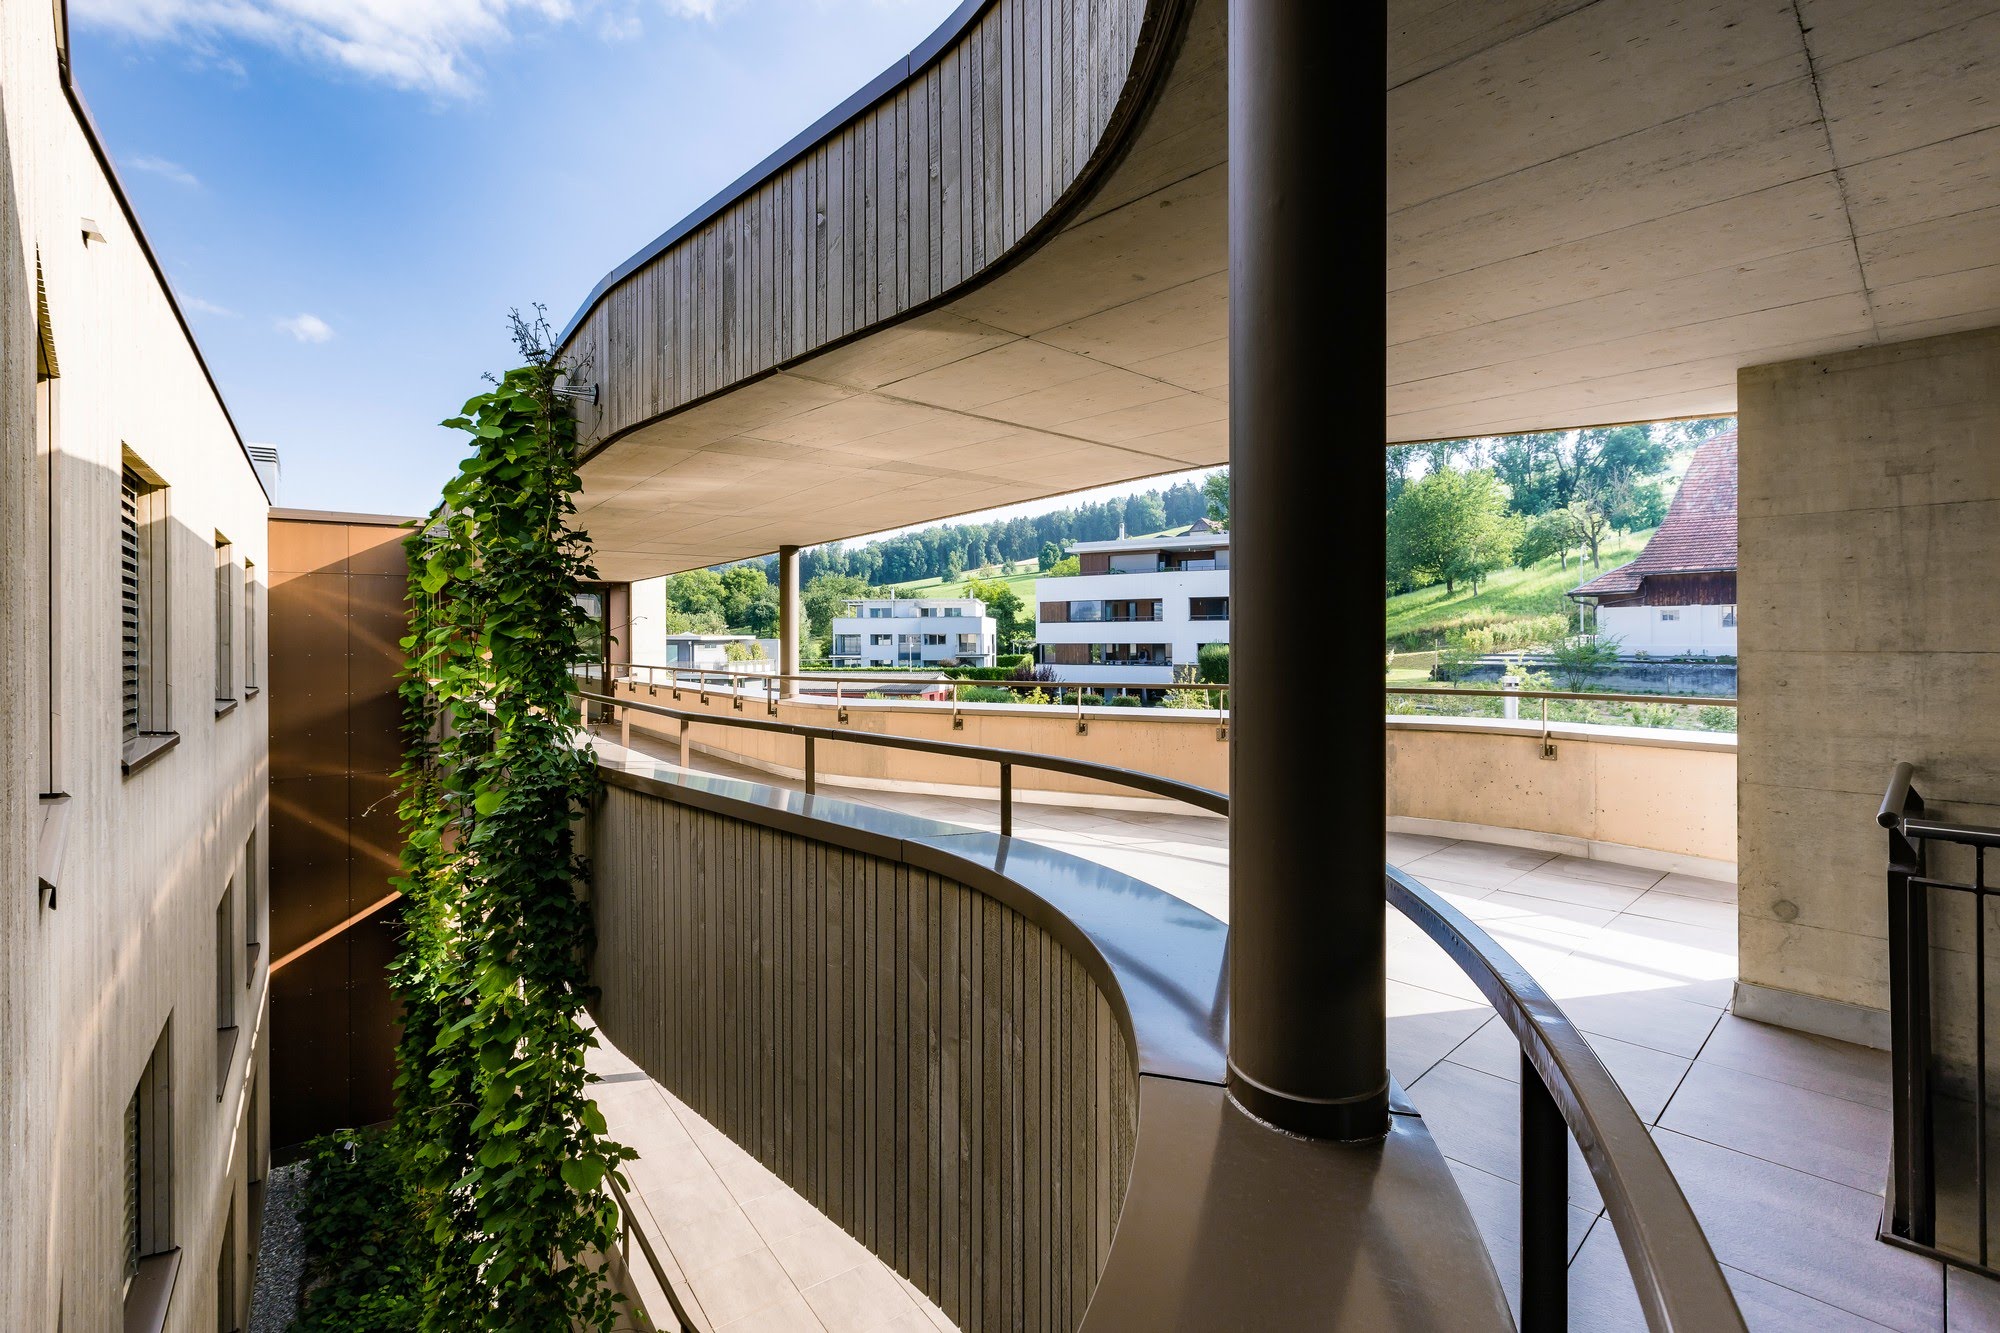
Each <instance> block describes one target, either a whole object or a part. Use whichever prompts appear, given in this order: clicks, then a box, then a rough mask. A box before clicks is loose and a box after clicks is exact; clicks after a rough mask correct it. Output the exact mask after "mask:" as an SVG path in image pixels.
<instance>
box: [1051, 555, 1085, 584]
mask: <svg viewBox="0 0 2000 1333" xmlns="http://www.w3.org/2000/svg"><path fill="white" fill-rule="evenodd" d="M1042 572H1043V573H1045V574H1047V575H1048V576H1049V577H1050V578H1052V579H1068V578H1075V577H1076V576H1077V575H1078V574H1081V573H1083V560H1082V558H1081V557H1078V556H1074V555H1066V556H1064V557H1063V558H1062V559H1060V560H1058V561H1056V562H1055V563H1054V564H1053V565H1050V566H1049V567H1048V568H1047V569H1045V570H1043V571H1042Z"/></svg>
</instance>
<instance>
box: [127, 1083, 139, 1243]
mask: <svg viewBox="0 0 2000 1333" xmlns="http://www.w3.org/2000/svg"><path fill="white" fill-rule="evenodd" d="M140 1170H141V1163H140V1156H139V1093H138V1091H137V1090H136V1089H135V1090H134V1091H133V1093H132V1100H131V1101H129V1102H127V1103H125V1281H126V1282H128V1283H129V1282H130V1281H131V1280H132V1279H133V1278H134V1277H136V1276H138V1273H139V1190H140V1183H139V1182H140V1174H139V1173H140Z"/></svg>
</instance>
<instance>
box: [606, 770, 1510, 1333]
mask: <svg viewBox="0 0 2000 1333" xmlns="http://www.w3.org/2000/svg"><path fill="white" fill-rule="evenodd" d="M606 754H607V762H606V764H605V765H604V770H603V771H604V773H605V776H606V778H607V780H608V783H609V787H608V790H607V793H606V796H605V799H604V802H603V804H602V806H601V808H600V809H599V811H598V813H597V815H596V817H595V819H594V822H593V825H592V849H593V850H592V855H593V861H594V867H595V879H594V885H595V887H594V901H595V906H596V912H597V921H598V934H599V946H598V952H597V957H596V964H595V969H594V980H595V982H596V984H597V985H598V986H599V987H600V988H601V990H602V998H601V1000H600V1001H599V1003H598V1005H597V1006H596V1009H595V1014H596V1017H597V1019H598V1021H599V1024H600V1026H601V1029H602V1031H603V1032H604V1034H605V1035H606V1036H607V1037H608V1038H609V1039H610V1041H611V1042H612V1043H614V1044H615V1045H616V1046H617V1048H618V1049H619V1050H620V1051H621V1052H623V1054H624V1055H625V1056H626V1057H629V1058H630V1059H631V1060H632V1061H633V1062H634V1063H635V1064H636V1066H637V1068H638V1069H640V1070H643V1071H645V1073H647V1074H648V1075H650V1076H651V1077H652V1078H653V1079H655V1080H657V1081H658V1083H659V1084H660V1085H661V1087H662V1088H664V1089H666V1090H667V1091H669V1092H671V1093H672V1094H673V1095H674V1096H675V1097H676V1098H678V1099H680V1100H681V1101H682V1102H684V1103H685V1104H686V1106H688V1107H690V1108H692V1110H693V1111H694V1112H696V1113H697V1114H698V1115H699V1116H701V1117H702V1118H703V1119H704V1120H705V1121H706V1122H707V1123H708V1124H710V1125H712V1126H713V1127H714V1128H715V1129H716V1130H718V1131H720V1132H721V1133H722V1134H724V1135H726V1136H727V1137H728V1138H729V1139H730V1140H733V1141H734V1143H735V1144H736V1145H738V1146H739V1147H740V1148H741V1150H742V1151H743V1152H745V1153H747V1154H748V1155H749V1156H750V1157H752V1158H754V1159H755V1161H756V1162H757V1163H759V1164H761V1166H762V1167H763V1168H765V1169H767V1170H769V1171H770V1172H772V1173H775V1175H776V1176H777V1177H779V1178H780V1179H782V1180H783V1181H784V1182H785V1183H786V1184H787V1185H788V1186H789V1187H790V1188H791V1189H792V1190H794V1191H796V1192H797V1194H798V1195H799V1196H801V1198H802V1199H803V1200H804V1201H805V1202H808V1203H810V1204H811V1205H812V1207H813V1208H815V1209H817V1210H818V1211H819V1212H820V1213H822V1214H824V1215H825V1217H827V1218H829V1219H831V1220H832V1221H833V1222H835V1223H837V1224H838V1225H839V1227H840V1228H842V1229H843V1230H845V1231H846V1232H847V1233H848V1234H849V1235H851V1236H852V1237H853V1238H855V1239H856V1240H858V1241H860V1242H861V1243H862V1244H863V1245H865V1246H866V1247H867V1248H868V1249H869V1250H870V1251H872V1252H873V1254H875V1255H876V1256H879V1258H880V1259H881V1260H882V1261H883V1262H884V1263H886V1264H887V1265H889V1266H890V1267H891V1268H892V1269H893V1270H894V1271H895V1272H896V1273H898V1274H900V1275H901V1276H902V1277H903V1278H904V1279H906V1280H907V1281H908V1282H909V1283H910V1284H912V1286H913V1287H914V1288H915V1290H916V1291H918V1292H920V1293H922V1295H923V1296H924V1297H925V1298H927V1299H928V1300H929V1301H931V1302H934V1303H935V1305H936V1307H937V1309H938V1310H939V1311H940V1312H941V1313H942V1314H943V1315H944V1316H945V1317H946V1318H948V1319H949V1320H950V1321H951V1322H952V1323H953V1324H955V1325H956V1326H958V1327H960V1328H966V1329H996V1328H1032V1329H1070V1328H1087V1329H1155V1328H1166V1327H1185V1328H1197V1327H1201V1328H1217V1327H1228V1326H1243V1327H1273V1328H1276V1327H1293V1326H1299V1325H1300V1324H1301V1323H1302V1322H1311V1321H1313V1320H1316V1319H1317V1318H1319V1317H1321V1316H1325V1317H1327V1318H1329V1319H1331V1320H1332V1321H1333V1322H1335V1323H1339V1322H1342V1321H1347V1323H1346V1326H1351V1327H1357V1328H1358V1327H1370V1328H1442V1327H1466V1328H1500V1327H1505V1326H1506V1325H1507V1322H1508V1316H1507V1313H1506V1305H1505V1298H1504V1296H1503V1294H1502V1288H1501V1286H1500V1283H1499V1281H1498V1279H1497V1277H1496V1276H1495V1273H1494V1270H1493V1268H1492V1265H1491V1263H1490V1262H1489V1261H1488V1260H1487V1258H1486V1253H1485V1250H1484V1247H1483V1245H1482V1243H1481V1240H1480V1236H1479V1232H1478V1230H1477V1228H1476V1225H1475V1223H1474V1221H1473V1218H1472V1216H1471V1214H1470V1212H1469V1211H1468V1210H1467V1209H1466V1207H1465V1205H1464V1203H1463V1202H1462V1201H1461V1199H1460V1196H1459V1193H1458V1190H1457V1188H1456V1186H1455V1185H1454V1184H1453V1182H1452V1177H1451V1174H1450V1170H1449V1168H1448V1166H1447V1164H1446V1162H1445V1159H1444V1158H1443V1156H1442V1155H1441V1154H1440V1153H1439V1152H1438V1151H1437V1149H1436V1147H1435V1146H1434V1145H1433V1144H1432V1142H1431V1140H1430V1137H1429V1135H1428V1133H1427V1132H1426V1131H1425V1130H1424V1128H1423V1122H1422V1121H1421V1119H1420V1118H1419V1117H1417V1116H1416V1115H1415V1114H1414V1113H1413V1112H1411V1111H1410V1109H1409V1107H1408V1106H1407V1105H1406V1104H1401V1103H1399V1109H1398V1114H1396V1116H1395V1117H1394V1120H1395V1125H1394V1128H1393V1129H1392V1132H1391V1133H1390V1135H1389V1137H1388V1139H1387V1140H1386V1141H1385V1142H1384V1143H1383V1144H1382V1145H1381V1146H1380V1148H1379V1149H1376V1150H1371V1151H1369V1152H1367V1153H1356V1152H1354V1151H1352V1150H1350V1149H1346V1148H1344V1147H1342V1146H1341V1145H1337V1144H1331V1143H1325V1142H1315V1141H1312V1140H1307V1139H1301V1138H1294V1137H1291V1136H1286V1135H1282V1134H1277V1133H1274V1132H1273V1131H1271V1130H1270V1129H1269V1128H1268V1127H1267V1126H1263V1125H1261V1124H1260V1123H1259V1122H1257V1121H1254V1120H1252V1119H1251V1118H1250V1117H1248V1116H1247V1115H1245V1114H1244V1113H1243V1112H1242V1111H1241V1110H1240V1109H1238V1108H1237V1107H1236V1105H1235V1103H1234V1102H1233V1101H1232V1100H1231V1099H1230V1098H1229V1097H1228V1096H1227V1095H1226V1094H1225V1092H1224V1089H1223V1076H1224V1055H1223V1042H1224V1026H1225V1018H1224V999H1223V985H1224V969H1223V959H1224V946H1225V942H1226V939H1227V930H1226V927H1224V925H1223V924H1222V922H1220V921H1219V920H1217V919H1216V918H1214V917H1212V916H1210V915H1208V914H1207V913H1205V912H1202V911H1200V910H1198V909H1196V908H1194V907H1192V906H1191V905H1190V904H1188V903H1187V902H1185V901H1183V900H1182V899H1180V898H1177V897H1174V896H1172V895H1170V894H1167V893H1164V892H1162V891H1160V890H1159V889H1156V888H1153V887H1152V886H1150V885H1148V884H1145V883H1143V882H1141V881H1140V880H1137V879H1135V878H1133V877H1131V876H1129V875H1126V874H1123V873H1121V872H1119V871H1116V870H1113V869H1111V868H1109V867H1106V866H1104V865H1101V864H1098V863H1094V862H1091V861H1087V860H1084V859H1082V858H1080V857H1076V856H1072V855H1070V854H1068V853H1066V852H1062V851H1058V850H1055V849H1053V848H1050V847H1046V846H1043V845H1040V844H1037V843H1035V842H1032V841H1026V840H1022V839H1018V838H1002V837H998V836H995V835H994V834H991V833H984V832H979V831H975V830H972V829H968V828H965V827H963V826H960V825H954V824H950V823H945V822H941V821H937V820H932V819H926V818H922V817H917V816H911V815H907V814H901V813H897V812H892V811H886V810H882V809H878V808H875V807H871V806H866V805H860V804H856V803H853V802H848V801H842V800H836V799H830V798H827V797H823V796H808V795H805V794H803V793H797V792H790V791H785V790H782V789H779V788H774V787H769V786H762V785H756V784H751V783H746V782H741V781H736V780H732V779H728V778H720V777H714V776H708V775H704V774H699V773H692V772H688V771H686V770H680V769H676V768H673V767H670V766H667V765H662V764H658V763H655V762H654V761H651V760H649V759H646V758H645V757H644V756H641V755H637V754H633V753H631V752H620V751H614V750H607V751H606ZM614 1128H615V1126H614ZM646 1169H647V1164H646V1162H645V1160H644V1159H643V1158H642V1160H641V1162H640V1163H639V1167H638V1171H639V1172H641V1173H643V1172H644V1171H646ZM1329 1257H1332V1258H1333V1259H1334V1261H1333V1262H1329ZM1439 1275H1449V1276H1448V1277H1447V1278H1443V1279H1441V1278H1440V1276H1439ZM695 1287H696V1289H697V1290H699V1289H700V1287H701V1280H700V1278H697V1279H696V1281H695ZM808 1304H810V1302H808ZM801 1326H802V1327H812V1326H813V1325H811V1324H810V1323H807V1324H802V1325H801Z"/></svg>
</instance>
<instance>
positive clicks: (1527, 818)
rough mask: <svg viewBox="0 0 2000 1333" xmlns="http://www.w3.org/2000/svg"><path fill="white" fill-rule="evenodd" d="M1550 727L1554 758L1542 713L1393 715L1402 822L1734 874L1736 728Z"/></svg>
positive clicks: (1394, 808) (1392, 749)
mask: <svg viewBox="0 0 2000 1333" xmlns="http://www.w3.org/2000/svg"><path fill="white" fill-rule="evenodd" d="M1549 731H1550V736H1551V738H1552V739H1553V740H1554V742H1555V747H1556V754H1555V758H1553V759H1545V758H1543V757H1542V736H1541V726H1540V724H1538V723H1526V722H1511V723H1510V722H1502V721H1497V720H1489V719H1483V718H1430V717H1398V718H1391V719H1390V720H1389V746H1388V748H1389V821H1390V827H1391V828H1392V829H1399V830H1403V831H1407V832H1421V833H1436V834H1442V835H1445V836H1468V837H1491V838H1493V839H1494V840H1496V841H1503V842H1515V843H1518V844H1520V845H1523V846H1532V847H1540V848H1544V849H1547V850H1551V851H1563V852H1567V853H1570V854H1572V855H1577V856H1605V857H1609V858H1611V859H1616V860H1623V861H1626V862H1641V863H1645V864H1648V865H1654V866H1663V867H1665V868H1668V869H1671V870H1678V871H1682V872H1684V873H1689V874H1700V875H1711V876H1724V877H1727V876H1728V875H1730V874H1731V872H1732V871H1733V869H1734V864H1733V863H1734V862H1735V859H1736V745H1735V738H1734V737H1731V736H1728V735H1723V734H1706V733H1696V732H1673V731H1660V730H1651V729H1648V728H1639V727H1580V726H1568V725H1564V724H1561V723H1558V724H1555V725H1553V726H1551V727H1550V729H1549ZM1496 829H1497V830H1501V831H1502V832H1501V833H1499V834H1496V833H1494V832H1493V831H1492V830H1496ZM1509 834H1511V835H1517V836H1507V835H1509Z"/></svg>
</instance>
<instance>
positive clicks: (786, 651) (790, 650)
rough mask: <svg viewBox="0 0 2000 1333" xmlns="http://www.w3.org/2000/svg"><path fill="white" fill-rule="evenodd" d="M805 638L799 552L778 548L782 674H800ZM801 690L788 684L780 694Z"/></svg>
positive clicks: (779, 666)
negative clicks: (800, 603)
mask: <svg viewBox="0 0 2000 1333" xmlns="http://www.w3.org/2000/svg"><path fill="white" fill-rule="evenodd" d="M804 635H805V613H804V611H803V610H802V609H801V608H800V606H799V548H798V547H796V546H780V547H779V548H778V670H779V671H780V672H781V673H783V674H784V675H787V676H795V675H797V674H798V670H799V645H800V642H801V641H802V639H803V638H804ZM796 688H797V686H796V683H795V682H793V681H786V682H784V684H783V687H782V688H781V689H780V690H779V693H780V694H787V695H789V694H791V693H792V692H793V691H794V690H795V689H796Z"/></svg>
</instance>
